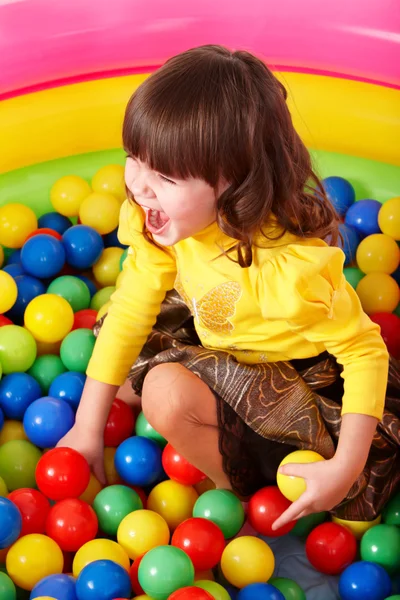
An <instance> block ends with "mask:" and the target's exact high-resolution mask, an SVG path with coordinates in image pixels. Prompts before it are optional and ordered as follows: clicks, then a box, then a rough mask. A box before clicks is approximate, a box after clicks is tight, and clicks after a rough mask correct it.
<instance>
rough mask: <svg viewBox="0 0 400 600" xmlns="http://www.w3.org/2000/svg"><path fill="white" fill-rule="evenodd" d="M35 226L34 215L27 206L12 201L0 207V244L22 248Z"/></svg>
mask: <svg viewBox="0 0 400 600" xmlns="http://www.w3.org/2000/svg"><path fill="white" fill-rule="evenodd" d="M37 226H38V223H37V218H36V215H35V213H34V212H33V210H32V209H31V208H29V206H25V205H24V204H18V203H13V204H5V205H4V206H2V207H1V208H0V244H2V245H3V246H6V247H7V248H22V246H23V245H24V242H25V240H26V238H27V237H28V235H29V234H30V233H32V232H33V231H35V229H37Z"/></svg>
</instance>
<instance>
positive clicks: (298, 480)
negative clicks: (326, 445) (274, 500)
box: [276, 450, 324, 502]
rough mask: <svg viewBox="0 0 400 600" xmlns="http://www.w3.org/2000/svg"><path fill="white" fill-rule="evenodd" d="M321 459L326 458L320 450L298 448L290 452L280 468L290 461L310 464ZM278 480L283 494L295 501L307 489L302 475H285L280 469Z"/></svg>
mask: <svg viewBox="0 0 400 600" xmlns="http://www.w3.org/2000/svg"><path fill="white" fill-rule="evenodd" d="M321 460H324V458H323V457H322V456H321V455H320V454H318V452H313V451H312V450H296V451H295V452H291V453H290V454H288V455H287V456H286V457H285V458H284V459H283V460H282V462H281V464H280V465H279V468H280V467H283V465H287V464H289V463H291V464H309V463H313V462H318V461H321ZM276 481H277V484H278V487H279V489H280V491H281V492H282V494H283V495H284V496H285V497H286V498H287V499H288V500H291V501H292V502H295V500H297V499H298V498H300V496H301V495H302V494H303V493H304V492H305V491H306V482H305V480H304V479H303V478H302V477H294V476H293V475H283V474H282V473H280V472H279V469H278V473H277V476H276Z"/></svg>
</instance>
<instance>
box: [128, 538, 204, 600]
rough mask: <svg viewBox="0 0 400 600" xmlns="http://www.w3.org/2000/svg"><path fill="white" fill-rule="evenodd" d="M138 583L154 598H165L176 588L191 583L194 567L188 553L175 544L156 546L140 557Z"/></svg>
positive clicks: (162, 599)
mask: <svg viewBox="0 0 400 600" xmlns="http://www.w3.org/2000/svg"><path fill="white" fill-rule="evenodd" d="M138 578H139V583H140V585H141V586H142V588H143V590H144V591H145V593H146V594H148V595H149V596H151V598H154V600H167V598H168V597H169V596H170V595H171V594H172V593H173V592H175V591H176V590H179V589H180V588H182V587H186V586H189V585H193V581H194V567H193V564H192V561H191V560H190V558H189V557H188V555H187V554H186V553H185V552H184V551H183V550H181V549H180V548H175V546H158V547H157V548H153V549H152V550H150V551H149V552H147V554H145V555H144V557H143V558H142V560H141V562H140V565H139V572H138Z"/></svg>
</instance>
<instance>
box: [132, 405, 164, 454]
mask: <svg viewBox="0 0 400 600" xmlns="http://www.w3.org/2000/svg"><path fill="white" fill-rule="evenodd" d="M135 433H136V435H140V436H141V437H146V438H148V439H149V440H153V441H154V442H156V443H157V444H158V445H159V446H160V447H161V448H164V447H165V446H166V445H167V443H168V442H167V440H166V439H165V438H164V437H163V436H162V435H161V434H160V433H158V431H156V430H155V429H154V428H153V427H152V426H151V425H150V423H149V422H148V420H147V419H146V417H145V416H144V413H143V412H140V413H139V415H138V417H137V419H136V423H135Z"/></svg>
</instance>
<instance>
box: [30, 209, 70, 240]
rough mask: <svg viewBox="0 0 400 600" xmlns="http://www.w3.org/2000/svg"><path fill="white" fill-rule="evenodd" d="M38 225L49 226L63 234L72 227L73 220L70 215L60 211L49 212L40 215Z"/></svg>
mask: <svg viewBox="0 0 400 600" xmlns="http://www.w3.org/2000/svg"><path fill="white" fill-rule="evenodd" d="M38 227H48V228H49V229H53V230H54V231H57V232H58V233H60V234H61V235H62V234H63V233H64V231H66V230H67V229H68V228H69V227H72V222H71V221H70V219H68V217H64V216H63V215H60V213H57V212H49V213H46V214H44V215H42V216H41V217H39V219H38Z"/></svg>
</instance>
